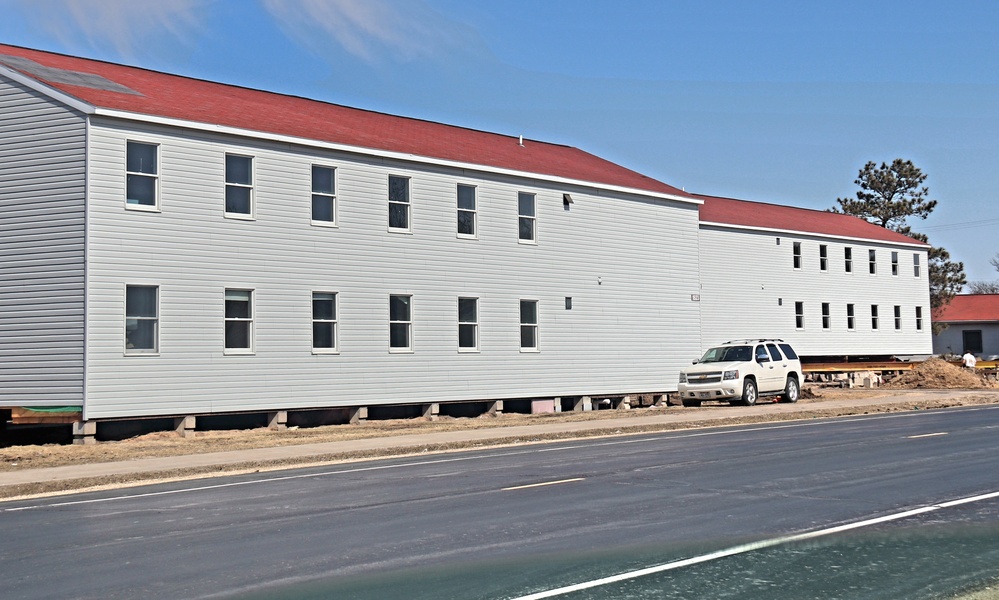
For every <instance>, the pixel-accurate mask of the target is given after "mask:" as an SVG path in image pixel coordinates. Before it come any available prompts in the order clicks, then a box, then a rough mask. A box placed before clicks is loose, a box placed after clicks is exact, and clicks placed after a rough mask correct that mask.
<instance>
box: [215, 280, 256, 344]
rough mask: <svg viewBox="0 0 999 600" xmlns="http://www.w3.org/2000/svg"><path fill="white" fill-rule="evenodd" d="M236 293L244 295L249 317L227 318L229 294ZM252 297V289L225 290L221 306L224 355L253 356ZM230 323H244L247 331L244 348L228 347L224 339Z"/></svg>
mask: <svg viewBox="0 0 999 600" xmlns="http://www.w3.org/2000/svg"><path fill="white" fill-rule="evenodd" d="M237 293H239V294H243V293H245V294H246V300H247V308H248V311H247V312H248V315H249V316H246V317H230V316H229V311H228V306H227V305H226V304H227V303H228V301H229V295H230V294H233V295H235V294H237ZM253 296H254V293H253V290H252V289H246V288H226V289H225V296H224V299H223V305H222V306H223V318H224V326H223V330H222V348H223V352H224V354H253V330H254V327H253V309H254V306H253V304H254V301H253ZM230 323H246V328H247V331H246V336H247V345H246V347H232V348H230V347H229V346H228V343H229V342H228V340H227V339H226V331H225V330H226V329H228V326H229V324H230Z"/></svg>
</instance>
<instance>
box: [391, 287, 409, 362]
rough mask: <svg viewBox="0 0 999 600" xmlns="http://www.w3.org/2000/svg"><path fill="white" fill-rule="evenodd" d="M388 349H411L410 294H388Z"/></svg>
mask: <svg viewBox="0 0 999 600" xmlns="http://www.w3.org/2000/svg"><path fill="white" fill-rule="evenodd" d="M389 350H391V351H394V352H408V351H412V350H413V297H412V296H396V295H392V296H389Z"/></svg>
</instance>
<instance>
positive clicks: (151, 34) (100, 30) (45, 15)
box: [13, 0, 208, 56]
mask: <svg viewBox="0 0 999 600" xmlns="http://www.w3.org/2000/svg"><path fill="white" fill-rule="evenodd" d="M13 4H14V5H15V6H16V7H17V9H18V10H19V11H20V12H21V13H22V14H24V15H25V16H26V17H27V18H28V19H29V20H30V21H32V22H34V23H35V24H36V25H37V26H38V27H39V28H40V29H42V30H44V31H47V32H48V33H49V34H51V35H52V36H53V37H55V38H56V39H57V40H58V41H59V42H61V43H62V44H64V45H66V46H69V47H73V46H79V45H80V44H81V43H83V44H86V45H88V46H90V47H92V48H105V49H106V48H108V47H110V49H112V50H113V51H114V52H116V53H117V54H119V55H122V56H134V55H135V54H136V53H137V51H138V50H139V49H141V48H145V47H146V46H148V44H149V42H150V40H151V39H154V38H161V37H163V35H164V34H167V35H168V36H170V37H172V38H176V39H180V40H185V39H187V38H188V37H189V36H190V34H191V32H192V31H195V30H198V29H199V28H200V27H201V13H202V12H203V9H205V8H206V7H207V4H208V2H206V1H205V0H15V1H14V2H13Z"/></svg>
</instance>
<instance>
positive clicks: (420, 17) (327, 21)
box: [261, 0, 469, 62]
mask: <svg viewBox="0 0 999 600" xmlns="http://www.w3.org/2000/svg"><path fill="white" fill-rule="evenodd" d="M261 2H262V4H263V6H264V8H266V9H267V11H268V12H269V13H270V14H271V15H272V16H273V17H274V19H275V20H276V21H277V23H278V25H279V26H280V27H281V28H282V29H283V30H284V31H285V33H286V34H287V35H289V37H291V38H292V39H294V40H296V41H297V42H299V43H301V44H303V45H304V46H306V47H308V48H310V49H312V50H313V51H315V52H317V53H319V54H321V55H324V54H326V51H324V48H326V47H328V46H329V45H330V43H334V42H335V43H337V44H339V45H340V46H341V47H342V48H343V49H344V50H346V51H347V52H348V53H350V54H352V55H354V56H357V57H359V58H361V59H363V60H366V61H368V62H380V61H381V60H383V59H386V58H388V59H391V60H396V61H401V62H410V61H413V60H419V59H424V58H431V57H434V56H438V55H442V54H447V53H449V52H450V51H451V50H454V49H457V48H461V47H462V46H465V45H466V44H465V43H464V41H463V38H467V37H468V33H469V30H468V28H467V27H466V26H464V25H461V24H458V23H455V22H453V21H450V20H448V19H447V18H446V17H444V16H442V15H441V14H440V13H438V12H436V11H435V10H433V9H432V8H430V7H429V6H427V5H426V4H425V3H423V2H418V1H410V2H390V1H388V0H261Z"/></svg>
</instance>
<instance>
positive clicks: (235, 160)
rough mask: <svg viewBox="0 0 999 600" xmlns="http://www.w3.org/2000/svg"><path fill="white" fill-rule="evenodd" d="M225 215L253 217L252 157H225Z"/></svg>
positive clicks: (234, 155)
mask: <svg viewBox="0 0 999 600" xmlns="http://www.w3.org/2000/svg"><path fill="white" fill-rule="evenodd" d="M225 214H226V216H236V217H249V216H252V215H253V158H252V157H249V156H239V155H237V154H226V155H225Z"/></svg>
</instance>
